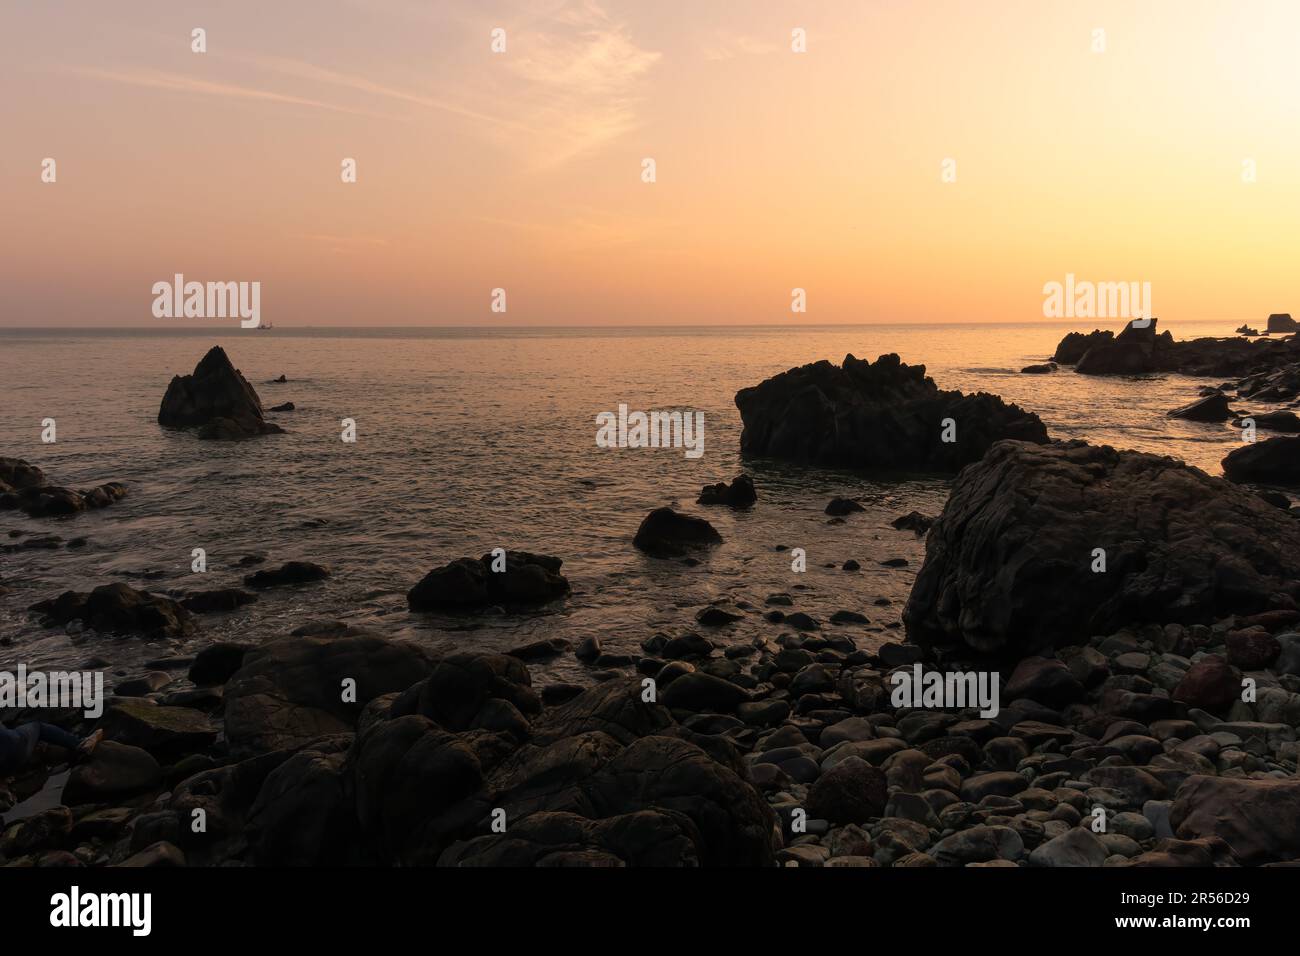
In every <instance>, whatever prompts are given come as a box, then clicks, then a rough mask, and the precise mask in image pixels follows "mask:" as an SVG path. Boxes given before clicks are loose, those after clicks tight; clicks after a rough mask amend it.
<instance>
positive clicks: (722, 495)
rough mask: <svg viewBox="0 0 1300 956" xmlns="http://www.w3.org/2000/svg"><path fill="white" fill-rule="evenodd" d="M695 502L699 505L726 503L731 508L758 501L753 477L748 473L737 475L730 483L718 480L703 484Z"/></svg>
mask: <svg viewBox="0 0 1300 956" xmlns="http://www.w3.org/2000/svg"><path fill="white" fill-rule="evenodd" d="M695 501H696V504H701V505H727V506H728V507H731V508H748V507H750V506H751V505H753V504H754V502H756V501H758V492H756V491H755V490H754V479H753V478H750V477H749V475H737V476H736V477H735V478H733V479H732V481H731V484H730V485H727V484H726V483H725V482H721V481H720V482H718V483H717V484H716V485H705V486H704V488H703V489H701V491H700V496H699V498H697V499H695Z"/></svg>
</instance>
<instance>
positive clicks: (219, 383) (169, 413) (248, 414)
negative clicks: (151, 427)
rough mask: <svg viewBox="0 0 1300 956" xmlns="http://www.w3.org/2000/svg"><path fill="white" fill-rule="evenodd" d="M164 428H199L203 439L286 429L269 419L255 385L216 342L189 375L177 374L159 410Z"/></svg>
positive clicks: (223, 438)
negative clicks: (241, 372)
mask: <svg viewBox="0 0 1300 956" xmlns="http://www.w3.org/2000/svg"><path fill="white" fill-rule="evenodd" d="M158 424H159V425H162V426H163V427H165V428H198V429H200V433H199V437H200V438H213V439H222V440H234V439H241V438H252V437H253V436H255V435H269V434H275V433H278V432H282V431H283V430H284V429H282V428H280V426H278V425H273V424H271V423H270V422H268V421H267V420H266V418H265V416H264V415H263V412H262V401H261V399H259V398H258V397H257V392H256V391H254V390H253V386H252V385H249V384H248V381H247V380H246V379H245V378H244V376H243V375H241V374H240V372H239V370H238V369H237V368H235V367H234V366H233V365H232V364H231V363H230V359H229V358H228V357H227V356H226V352H225V350H224V349H223V348H221V346H219V345H214V346H213V347H212V348H211V349H209V350H208V354H207V355H205V356H203V358H202V360H200V362H199V364H198V365H196V366H195V367H194V371H193V373H191V374H189V375H177V376H175V377H174V378H173V379H172V380H171V384H169V385H168V386H167V393H166V394H165V395H164V396H163V400H162V405H161V406H160V407H159V409H158Z"/></svg>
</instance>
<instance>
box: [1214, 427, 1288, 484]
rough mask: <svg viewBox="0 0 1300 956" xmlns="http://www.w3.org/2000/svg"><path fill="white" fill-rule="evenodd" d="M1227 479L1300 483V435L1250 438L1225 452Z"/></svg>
mask: <svg viewBox="0 0 1300 956" xmlns="http://www.w3.org/2000/svg"><path fill="white" fill-rule="evenodd" d="M1222 465H1223V476H1224V477H1225V478H1227V479H1228V480H1229V481H1237V482H1241V481H1254V482H1260V483H1261V484H1266V485H1300V437H1295V438H1269V439H1267V440H1266V441H1257V442H1251V443H1249V444H1246V445H1242V446H1241V447H1240V448H1237V449H1235V450H1233V451H1231V452H1229V453H1228V455H1227V457H1226V458H1224V459H1223V461H1222Z"/></svg>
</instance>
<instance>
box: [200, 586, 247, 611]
mask: <svg viewBox="0 0 1300 956" xmlns="http://www.w3.org/2000/svg"><path fill="white" fill-rule="evenodd" d="M256 600H257V595H256V594H253V593H252V592H251V591H245V590H244V589H243V588H215V589H213V590H211V591H192V592H190V593H189V594H186V595H185V596H183V597H182V598H181V607H183V608H185V610H187V611H193V612H194V613H195V614H212V613H215V612H219V611H233V610H235V609H236V608H240V607H243V606H244V605H245V604H252V603H253V602H254V601H256Z"/></svg>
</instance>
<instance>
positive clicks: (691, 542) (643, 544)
mask: <svg viewBox="0 0 1300 956" xmlns="http://www.w3.org/2000/svg"><path fill="white" fill-rule="evenodd" d="M721 543H722V535H720V534H718V532H717V530H716V529H714V527H713V525H711V524H709V523H708V522H707V521H705V520H704V519H703V518H697V517H695V516H694V515H686V514H679V513H678V512H676V511H674V510H673V509H672V508H656V509H655V510H654V511H652V512H650V513H649V514H648V515H646V517H645V519H644V520H643V521H642V522H641V526H640V527H639V528H637V530H636V537H634V538H633V539H632V545H633V547H635V548H637V549H638V550H640V551H644V552H645V553H646V554H648V555H650V556H651V557H656V558H675V557H681V556H682V555H684V554H686V553H687V552H689V551H691V550H694V549H696V548H708V547H713V546H714V545H718V544H721Z"/></svg>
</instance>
